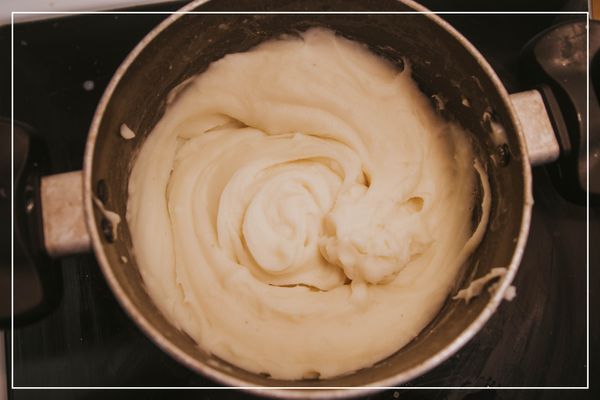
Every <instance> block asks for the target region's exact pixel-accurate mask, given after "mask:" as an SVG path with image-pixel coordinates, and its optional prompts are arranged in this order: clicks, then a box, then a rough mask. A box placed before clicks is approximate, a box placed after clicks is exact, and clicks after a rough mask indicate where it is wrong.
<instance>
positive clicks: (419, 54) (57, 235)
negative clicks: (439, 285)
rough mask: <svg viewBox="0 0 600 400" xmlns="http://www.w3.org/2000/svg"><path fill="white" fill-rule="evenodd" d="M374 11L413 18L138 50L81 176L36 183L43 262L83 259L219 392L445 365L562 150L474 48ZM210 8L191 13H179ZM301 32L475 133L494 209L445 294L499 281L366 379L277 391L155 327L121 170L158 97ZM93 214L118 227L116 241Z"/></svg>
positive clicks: (266, 18) (98, 122)
mask: <svg viewBox="0 0 600 400" xmlns="http://www.w3.org/2000/svg"><path fill="white" fill-rule="evenodd" d="M385 3H386V4H380V3H378V4H377V7H378V8H380V7H385V8H386V9H387V10H395V11H403V12H411V13H408V14H355V15H350V14H312V13H300V14H298V13H296V14H265V13H263V14H252V15H251V14H183V13H178V14H174V15H171V16H170V17H169V18H167V19H166V20H165V21H164V22H163V23H161V24H160V25H159V26H158V27H156V28H155V29H154V30H153V31H152V32H150V33H149V34H148V35H147V36H146V37H145V38H144V39H143V40H142V41H141V42H140V43H139V45H138V46H137V47H136V48H135V49H134V50H133V51H132V52H131V54H130V55H129V56H128V57H127V58H126V59H125V61H124V62H123V64H122V65H121V66H120V67H119V69H118V70H117V72H116V73H115V75H114V77H113V78H112V80H111V82H110V84H109V85H108V87H107V89H106V91H105V93H104V95H103V97H102V99H101V101H100V103H99V105H98V108H97V110H96V113H95V116H94V119H93V122H92V125H91V128H90V131H89V136H88V140H87V145H86V152H85V160H84V169H83V171H82V172H80V171H78V172H72V173H68V174H61V175H54V176H50V177H45V178H43V179H42V196H41V197H42V206H43V207H42V209H43V214H44V241H45V247H46V249H47V251H48V253H49V254H51V255H52V256H55V257H56V256H61V255H65V254H70V253H74V252H81V251H86V250H88V249H89V248H90V247H91V248H93V251H94V252H95V254H96V258H97V260H98V263H99V264H100V266H101V268H102V271H103V273H104V275H105V277H106V280H107V281H108V283H109V285H110V287H111V289H112V290H113V292H114V294H115V296H116V297H117V299H118V300H119V302H120V303H121V305H122V306H123V308H124V309H125V310H126V311H127V313H128V314H129V315H130V317H131V318H132V319H133V320H134V321H135V323H136V324H138V326H140V327H141V328H142V330H143V331H144V332H145V333H146V334H147V335H148V336H149V337H150V338H151V339H152V340H153V341H154V342H155V343H156V344H157V345H158V346H160V347H161V348H162V349H163V350H164V351H166V352H167V353H169V354H170V355H171V356H172V357H174V358H175V359H177V360H179V361H180V362H181V363H183V364H185V365H186V366H188V367H189V368H191V369H193V370H195V371H197V372H199V373H201V374H203V375H205V376H207V377H209V378H211V379H214V380H215V381H217V382H220V383H222V384H226V385H232V386H244V387H255V386H256V387H259V386H265V387H284V386H286V387H287V386H294V387H302V388H310V389H313V390H310V391H306V390H302V391H301V390H300V389H296V390H289V389H274V390H273V389H272V390H266V389H261V388H257V389H255V390H257V391H259V392H260V393H262V394H264V395H269V396H277V397H313V398H321V397H350V396H353V395H358V394H360V392H358V391H349V390H344V389H336V390H327V391H326V390H319V388H321V387H347V386H395V385H399V384H401V383H404V382H407V381H409V380H411V379H413V378H414V377H416V376H418V375H420V374H423V373H424V372H426V371H428V370H430V369H432V368H434V367H435V366H437V365H438V364H440V363H441V362H443V361H444V360H446V359H447V358H448V357H449V356H450V355H452V354H453V353H455V352H456V351H457V350H458V349H459V348H460V347H461V346H463V345H464V344H465V343H466V342H467V341H468V340H469V339H470V338H471V337H473V336H474V335H475V334H476V333H477V332H478V331H479V330H480V329H481V327H482V326H483V325H484V324H485V322H486V321H487V320H488V319H489V318H490V316H491V315H492V314H493V313H494V311H495V310H496V308H497V307H498V305H499V304H500V303H501V302H502V299H503V296H504V294H505V291H506V289H507V288H508V286H509V285H510V283H511V281H512V279H513V277H514V276H515V274H516V272H517V269H518V267H519V263H520V261H521V256H522V254H523V250H524V247H525V243H526V240H527V233H528V229H529V222H530V216H531V207H532V196H531V169H530V162H531V163H534V164H537V163H542V162H549V161H552V160H554V159H556V158H557V157H558V155H559V146H558V143H557V140H556V138H555V136H554V133H553V130H552V125H551V122H550V120H549V119H548V116H547V114H546V109H545V106H544V102H543V100H542V98H541V97H540V95H539V93H538V92H537V91H530V92H525V93H520V94H516V95H509V94H508V93H507V92H506V90H505V88H504V87H503V85H502V83H501V82H500V80H499V79H498V77H497V76H496V74H495V73H494V71H493V70H492V68H491V67H490V66H489V65H488V63H487V62H486V61H485V60H484V58H483V57H482V56H481V55H480V54H479V53H478V52H477V50H476V49H475V48H474V47H473V45H471V44H470V43H469V42H468V41H467V40H466V39H465V38H464V37H462V36H461V35H460V34H459V33H458V32H457V31H455V30H454V29H453V28H452V27H451V26H450V25H448V24H447V23H446V22H444V21H443V20H442V19H441V18H440V17H438V16H436V15H434V14H431V13H414V12H415V11H418V12H425V11H426V10H425V9H424V8H423V7H421V6H420V5H418V4H416V3H413V2H412V1H409V0H402V1H390V2H385ZM218 6H219V5H215V6H214V7H218ZM294 6H295V4H294V3H293V2H281V3H276V8H277V10H278V11H286V10H288V9H290V8H292V7H294ZM364 6H365V3H362V2H359V1H358V0H354V1H350V2H347V1H344V2H342V1H340V0H337V1H333V2H332V1H325V0H310V1H307V2H303V3H302V7H303V8H305V9H306V10H311V11H324V10H330V9H336V10H337V9H350V10H361V9H364ZM214 7H213V5H212V3H209V2H207V1H205V0H197V1H194V2H192V3H190V4H189V5H187V6H186V7H184V8H183V9H182V10H181V11H203V10H212V9H213V8H214ZM312 26H325V27H328V28H330V29H333V30H335V31H336V32H338V33H339V34H341V35H343V36H346V37H348V38H350V39H353V40H356V41H359V42H362V43H365V44H367V45H368V46H369V47H370V48H371V49H372V50H373V51H374V52H376V53H378V54H380V55H381V56H383V57H386V58H387V59H389V60H391V61H392V62H394V63H396V64H397V65H398V66H399V67H400V68H402V67H403V59H407V60H409V62H410V64H411V68H412V74H413V76H414V78H415V79H416V80H417V82H418V83H419V85H420V87H421V89H422V90H423V91H424V92H425V93H426V94H427V95H429V96H431V98H432V99H433V101H432V103H433V104H437V105H438V110H439V112H440V113H442V114H443V115H444V116H445V117H447V118H451V119H454V120H456V121H458V122H459V123H460V124H461V125H463V126H464V127H465V128H467V129H468V130H469V131H471V132H472V134H473V139H474V143H475V147H476V151H477V152H478V154H479V156H480V158H481V159H482V160H484V162H485V163H486V168H487V170H488V173H489V179H490V185H491V190H492V207H491V214H490V223H489V228H488V231H487V233H486V235H485V237H484V239H483V241H482V243H481V245H480V246H479V248H478V249H477V251H476V252H475V253H474V254H473V256H472V257H471V258H470V259H469V260H468V262H467V263H466V265H465V267H464V274H463V276H462V277H461V279H460V280H459V281H458V282H457V285H456V287H455V290H454V292H456V290H458V289H459V288H460V287H463V286H465V285H467V284H468V283H469V282H470V281H471V280H472V279H474V278H475V277H480V276H482V275H484V274H486V273H487V272H489V270H490V269H491V268H493V267H499V266H500V267H506V268H507V269H508V272H507V273H506V275H505V276H504V277H503V279H502V281H501V284H500V286H499V288H498V290H497V291H495V292H494V293H493V294H491V295H489V294H487V292H486V293H485V294H483V295H481V296H479V297H477V298H475V299H474V300H473V301H471V302H469V303H468V304H467V303H465V302H459V301H453V300H450V299H449V300H448V301H447V302H446V303H445V305H444V307H443V308H442V310H441V311H440V312H439V314H438V315H437V317H436V318H435V319H434V320H433V321H432V322H431V323H430V324H429V325H428V327H427V328H425V329H424V330H423V332H421V333H420V334H419V336H418V337H417V338H415V339H414V340H413V341H412V342H411V343H410V344H409V345H407V346H406V347H404V348H402V349H401V350H399V351H398V352H396V353H395V354H394V355H392V356H390V357H389V358H387V359H385V360H383V361H381V362H379V363H377V364H376V365H374V366H372V367H370V368H366V369H363V370H360V371H357V372H355V373H353V374H350V375H347V376H343V377H338V378H334V379H328V380H302V381H279V380H273V379H269V378H265V377H263V376H260V375H256V374H252V373H249V372H247V371H244V370H241V369H239V368H237V367H235V366H232V365H230V364H228V363H226V362H223V361H221V360H219V359H217V358H214V357H212V356H211V355H210V354H207V353H206V352H204V351H202V350H201V349H199V348H198V347H197V346H196V344H195V343H194V341H193V340H192V339H191V338H190V337H189V336H188V335H186V334H185V333H183V332H181V331H179V330H177V329H176V328H175V327H173V326H172V325H171V324H170V323H169V322H168V321H167V320H166V319H165V317H164V316H163V315H162V314H161V313H160V312H159V311H158V309H157V307H156V306H155V305H154V303H153V301H152V300H151V299H150V297H149V296H148V294H147V293H146V290H145V288H144V283H143V280H142V278H141V276H140V273H139V271H138V268H137V265H136V258H135V252H134V250H133V249H132V244H131V236H130V232H129V229H128V226H127V223H126V221H125V218H124V217H125V212H126V203H127V185H128V178H129V172H130V170H131V166H132V162H133V160H134V158H135V155H136V152H137V151H138V150H139V149H140V146H141V145H142V143H143V141H144V139H145V137H146V136H147V135H148V133H149V132H150V131H151V129H152V127H153V126H154V125H155V123H156V122H157V121H158V120H159V119H160V117H161V116H162V114H163V112H164V107H165V99H166V98H167V93H169V91H170V90H171V89H173V88H174V87H175V86H176V85H177V84H179V83H180V82H182V81H183V80H185V79H187V78H188V77H190V76H192V75H195V74H197V73H199V72H202V71H203V70H204V69H206V68H207V66H208V65H209V64H210V63H211V62H213V61H215V60H217V59H219V58H221V57H222V56H224V55H225V54H227V53H231V52H239V51H244V50H247V49H249V48H251V47H253V46H255V45H256V44H258V43H260V42H262V41H264V40H267V39H269V38H272V37H276V36H278V35H280V34H282V33H293V32H295V31H302V30H305V29H307V28H309V27H312ZM223 27H226V29H224V28H223ZM123 123H125V124H127V125H128V126H129V127H130V128H131V129H132V130H133V131H135V132H136V133H137V136H136V137H135V138H134V139H132V140H129V141H124V140H123V138H122V137H121V136H120V135H119V130H120V126H121V124H123ZM527 146H529V152H528V151H527ZM94 198H96V199H98V200H99V202H97V201H95V200H94ZM98 203H101V204H102V205H101V206H100V205H99V204H98ZM81 204H83V207H80V205H81ZM102 208H106V209H108V210H111V211H114V212H116V213H117V214H119V215H120V217H121V221H122V222H121V223H120V224H119V225H118V227H117V233H118V234H117V236H116V237H115V235H114V233H113V230H112V228H113V227H112V226H111V222H110V220H108V219H107V218H106V216H105V214H104V213H103V212H102ZM479 217H480V210H475V211H474V215H473V219H474V223H476V222H477V220H478V219H479ZM124 260H127V262H125V261H124ZM517 301H518V300H517ZM374 328H375V329H376V327H374Z"/></svg>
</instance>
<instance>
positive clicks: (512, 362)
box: [0, 1, 600, 400]
mask: <svg viewBox="0 0 600 400" xmlns="http://www.w3.org/2000/svg"><path fill="white" fill-rule="evenodd" d="M422 3H423V4H425V5H426V6H428V7H430V8H432V9H440V8H441V7H442V6H440V4H442V2H440V1H437V2H436V1H423V2H422ZM574 3H577V4H579V5H580V4H581V3H582V2H567V3H566V5H564V4H563V5H562V6H564V7H566V8H567V9H571V10H579V9H581V8H578V6H577V5H574ZM583 3H584V6H585V2H583ZM180 6H181V2H176V3H169V4H166V5H161V6H156V5H154V6H147V7H146V8H145V9H148V10H149V9H152V10H174V9H177V8H179V7H180ZM142 9H144V8H142ZM165 17H166V15H77V16H71V17H68V18H61V19H49V20H44V21H37V22H32V23H23V24H18V25H16V26H15V28H14V34H15V36H14V68H15V80H14V116H15V119H16V120H19V121H23V122H25V123H27V124H29V125H31V126H32V127H34V128H35V129H36V130H37V131H38V132H39V133H40V134H41V135H42V136H43V137H44V139H45V141H46V144H47V146H48V150H49V154H50V158H51V162H52V170H51V172H52V173H58V172H66V171H72V170H78V169H81V168H82V160H83V149H84V144H85V140H86V135H87V130H88V127H89V124H90V122H91V119H92V115H93V113H94V110H95V107H96V105H97V103H98V101H99V98H100V96H101V95H102V92H103V90H104V88H105V86H106V85H107V84H108V82H109V80H110V78H111V76H112V74H113V72H114V71H115V69H116V68H117V67H118V65H119V64H120V63H121V61H122V60H123V59H124V58H125V56H126V55H127V53H128V52H129V51H130V50H131V49H132V48H133V47H134V46H135V44H136V43H137V42H138V41H139V40H140V39H141V38H142V37H143V36H144V35H145V34H146V33H147V32H148V31H150V30H151V29H152V28H153V27H154V26H156V25H157V24H158V23H159V22H160V21H161V20H162V19H164V18H165ZM575 17H576V16H572V15H571V16H569V15H560V16H559V15H548V14H545V15H512V14H511V15H504V14H502V15H489V14H488V15H444V16H443V18H445V19H446V20H448V21H449V22H450V23H451V24H452V25H453V26H454V27H456V28H457V29H458V30H459V31H460V32H462V33H463V34H464V35H465V36H466V37H467V38H468V39H469V40H471V41H472V42H473V43H474V45H475V46H476V47H477V48H478V49H479V50H480V51H481V52H482V53H483V55H484V56H485V57H486V58H487V59H488V61H489V62H490V63H491V65H492V66H493V67H494V68H495V70H496V72H497V73H498V75H499V76H500V78H501V79H502V80H503V82H504V83H505V85H506V87H507V89H508V90H509V92H510V91H518V90H520V89H523V87H521V86H520V82H519V80H518V78H517V68H516V66H517V58H518V52H519V49H520V48H521V47H522V46H523V45H524V44H525V43H526V42H527V40H528V39H530V38H531V37H533V36H534V35H535V34H537V33H538V32H540V31H542V30H544V29H545V28H547V27H549V26H551V25H553V24H555V23H557V22H558V21H560V20H563V19H568V18H575ZM579 17H580V18H581V16H579ZM0 44H1V46H2V47H3V49H4V51H5V53H4V54H7V53H6V52H7V50H8V48H9V47H10V27H3V28H1V29H0ZM8 62H10V59H9V58H7V57H4V58H3V59H2V61H1V65H2V68H9V67H10V65H9V64H8ZM6 71H8V70H6ZM7 75H8V73H3V74H1V77H0V79H1V81H0V89H1V93H2V98H1V99H6V98H8V97H7V96H8V94H9V91H10V80H9V79H7ZM0 115H1V116H5V117H9V116H10V105H9V103H8V102H6V101H4V100H2V101H1V102H0ZM533 177H534V198H535V207H534V209H533V218H532V223H531V230H530V234H529V242H528V245H527V248H526V251H525V254H524V257H523V261H522V263H521V267H520V269H519V271H518V274H517V276H516V279H515V281H514V285H515V286H516V288H517V297H516V299H514V300H513V301H512V302H504V303H503V304H502V305H501V306H500V307H499V309H498V311H497V312H496V313H495V315H494V316H493V317H492V318H491V320H490V321H489V322H488V323H487V324H486V325H485V327H484V328H483V329H482V331H481V332H479V334H478V335H477V336H475V337H474V338H473V339H472V340H471V341H470V342H469V343H468V344H467V345H466V346H465V347H464V348H463V349H462V350H461V351H459V352H458V353H457V354H456V355H454V356H453V357H452V358H450V359H449V360H447V361H446V362H445V363H443V364H442V365H441V366H439V367H438V368H436V369H434V370H433V371H431V372H429V373H427V374H425V375H423V376H421V377H419V378H417V379H415V380H413V381H411V382H410V383H409V384H408V386H435V387H448V386H479V387H480V386H504V387H507V386H508V387H517V386H540V387H541V386H585V385H586V379H587V374H588V369H589V364H588V360H587V358H586V356H587V343H586V332H587V329H588V328H587V325H586V311H587V309H586V296H587V289H586V284H587V283H586V256H587V252H586V211H587V210H586V207H584V206H579V205H575V204H572V203H569V202H568V201H566V200H564V199H563V198H562V197H561V196H560V195H559V194H558V193H557V191H556V190H555V189H554V186H553V185H552V182H551V181H550V178H549V175H548V173H547V171H546V170H545V169H544V168H534V169H533ZM599 216H600V209H598V208H592V209H590V210H589V218H590V227H589V232H590V243H592V248H591V249H590V254H589V257H590V265H591V266H592V268H591V271H590V273H591V274H592V275H591V277H590V278H591V280H590V289H591V291H592V298H591V302H592V303H591V304H598V297H597V293H600V279H599V277H598V273H597V271H596V269H597V268H595V267H597V266H598V265H600V254H599V251H598V247H597V246H594V245H593V244H594V243H598V238H599V237H600V218H599ZM56 274H59V275H60V278H61V280H62V285H63V292H62V300H61V302H60V304H59V306H58V308H57V309H56V310H54V311H53V312H52V313H51V314H50V315H48V316H46V317H44V318H43V319H41V320H39V321H37V322H35V323H32V324H29V325H27V326H24V327H21V328H18V329H16V330H15V331H14V336H13V337H12V339H13V340H14V349H13V350H14V354H12V355H14V370H13V371H11V370H10V368H11V365H10V364H9V365H8V373H9V375H10V373H11V372H12V373H14V384H15V385H16V386H23V387H25V386H27V387H31V386H34V387H47V386H57V387H69V386H79V387H87V386H94V387H102V386H111V387H115V386H142V387H143V386H215V385H216V384H215V383H214V382H211V381H208V380H207V379H205V378H203V377H202V376H199V375H197V374H195V373H194V372H192V371H190V370H188V369H187V368H185V367H183V366H181V365H180V364H178V363H177V362H175V361H174V360H172V359H171V358H170V357H169V356H168V355H166V354H165V353H163V352H162V351H161V350H159V349H158V347H156V346H155V345H154V344H153V343H152V342H151V341H150V340H149V339H147V338H146V337H145V336H144V334H143V333H142V332H141V331H140V330H139V329H138V328H137V326H136V325H135V324H134V323H133V322H132V321H131V320H130V319H129V318H128V317H127V315H125V313H124V311H123V310H122V309H121V307H120V306H119V305H118V303H117V301H116V300H115V298H114V297H113V295H112V293H111V291H110V289H109V288H108V286H107V284H106V282H105V281H104V278H103V276H102V273H101V272H100V269H99V267H98V265H97V263H96V261H95V259H94V257H93V256H92V255H91V254H90V255H82V256H74V257H68V258H64V259H61V260H60V261H59V262H58V263H57V265H56ZM594 290H595V292H596V294H593V292H594ZM590 323H591V324H592V326H591V329H592V336H591V339H590V341H591V345H592V349H591V350H592V351H591V353H590V354H592V357H593V358H594V360H596V361H597V358H598V356H597V355H598V354H599V352H600V351H599V349H598V346H597V344H598V332H599V329H598V327H599V326H598V325H599V322H598V320H597V319H596V318H592V320H591V321H590ZM6 342H7V357H8V360H10V356H11V349H10V342H11V337H10V333H7V340H6ZM594 360H592V363H593V361H594ZM593 372H594V371H592V373H593ZM591 376H593V374H592V375H591ZM9 382H10V380H9ZM591 382H592V383H593V379H592V380H591ZM588 394H589V392H588ZM564 395H565V393H564V392H562V391H548V390H545V391H522V390H521V391H513V390H486V391H483V390H480V389H477V390H473V389H468V388H467V389H463V390H448V389H435V390H412V391H408V390H390V391H385V392H381V393H379V394H375V395H371V396H368V397H367V398H369V399H396V398H399V397H409V398H410V397H412V398H418V399H463V398H465V399H466V398H469V399H471V400H473V399H494V398H498V399H502V398H524V399H525V398H526V399H531V398H562V397H563V396H564ZM566 395H568V396H570V394H569V393H567V394H566ZM576 395H577V396H578V397H580V396H582V395H584V393H583V392H577V393H576ZM42 396H43V398H45V399H54V398H56V399H96V398H98V399H100V398H102V399H104V398H106V397H107V396H110V397H118V396H123V397H127V398H138V397H139V398H144V399H154V398H162V397H165V396H169V397H170V398H192V397H193V398H207V399H208V398H215V397H217V398H225V399H227V398H253V397H252V396H251V395H248V394H245V393H240V392H238V391H230V390H227V391H225V390H220V391H193V390H178V391H170V392H165V391H147V390H136V391H124V390H120V391H111V392H106V391H101V390H87V389H86V390H83V389H82V390H44V391H43V393H40V392H39V391H37V390H13V391H11V392H10V393H9V398H12V399H16V400H25V399H38V398H41V397H42Z"/></svg>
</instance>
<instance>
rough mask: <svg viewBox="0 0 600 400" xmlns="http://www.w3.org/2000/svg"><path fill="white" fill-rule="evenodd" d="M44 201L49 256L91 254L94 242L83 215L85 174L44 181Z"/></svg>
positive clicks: (45, 231) (45, 233)
mask: <svg viewBox="0 0 600 400" xmlns="http://www.w3.org/2000/svg"><path fill="white" fill-rule="evenodd" d="M40 197H41V208H42V221H43V222H42V223H43V232H44V247H45V249H46V252H47V253H48V255H49V256H51V257H62V256H66V255H71V254H78V253H85V252H88V251H89V250H90V248H91V241H90V235H89V233H88V230H87V226H86V223H85V217H84V214H83V172H82V171H73V172H66V173H63V174H56V175H49V176H44V177H42V179H41V185H40Z"/></svg>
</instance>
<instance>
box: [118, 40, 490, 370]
mask: <svg viewBox="0 0 600 400" xmlns="http://www.w3.org/2000/svg"><path fill="white" fill-rule="evenodd" d="M474 164H475V160H474V156H473V152H472V149H471V146H470V143H469V140H468V135H467V134H466V133H465V132H464V131H462V130H461V129H460V128H459V127H458V126H455V125H453V124H450V123H448V122H445V121H443V120H442V119H440V118H439V117H438V116H437V115H436V114H435V113H434V111H433V109H432V107H431V105H430V103H429V101H428V99H427V98H426V97H425V96H424V95H423V94H422V93H421V92H420V91H419V89H418V88H417V86H416V84H415V82H414V81H413V80H412V79H411V76H410V71H409V69H408V67H407V69H406V70H405V71H403V72H400V71H398V70H397V69H395V67H394V66H392V65H391V64H390V63H388V62H387V61H385V60H383V59H381V58H378V57H377V56H375V55H373V54H372V53H370V52H369V51H368V50H367V49H366V48H365V47H364V46H362V45H360V44H358V43H354V42H351V41H349V40H347V39H343V38H341V37H339V36H336V35H334V34H333V33H332V32H330V31H327V30H324V29H311V30H309V31H307V32H305V33H303V34H302V35H301V37H294V38H291V37H290V38H285V39H282V40H273V41H269V42H266V43H263V44H261V45H260V46H258V47H256V48H254V49H252V50H251V51H248V52H246V53H238V54H230V55H227V56H226V57H224V58H223V59H221V60H219V61H217V62H214V63H213V64H211V65H210V67H209V68H208V69H207V70H206V71H205V72H204V73H202V74H200V75H198V76H196V77H194V78H193V79H191V80H189V81H188V82H186V85H185V87H182V88H180V89H179V90H176V91H175V92H174V93H173V94H172V95H171V96H170V99H169V105H168V107H167V110H166V112H165V115H164V116H163V118H162V119H161V120H160V121H159V122H158V123H157V125H156V126H155V128H154V129H153V131H152V132H151V133H150V135H149V136H148V138H147V139H146V141H145V143H144V144H143V146H142V148H141V152H140V153H139V155H138V157H137V159H136V161H135V164H134V167H133V171H132V173H131V177H130V181H129V200H128V205H127V221H128V223H129V228H130V230H131V234H132V239H133V246H134V254H135V257H136V259H137V264H138V266H139V268H140V272H141V274H142V277H143V279H144V282H145V285H146V287H147V289H148V292H149V293H150V295H151V297H152V298H153V299H154V301H155V302H156V304H157V305H158V307H159V309H160V310H161V311H162V312H163V313H164V314H165V316H166V317H167V318H168V319H169V320H170V321H171V322H172V323H173V324H174V325H175V326H177V327H178V328H180V329H182V330H184V331H185V332H186V333H187V334H189V335H190V336H191V337H192V338H194V340H196V341H197V343H198V345H199V346H200V347H201V348H203V349H205V350H206V351H209V352H211V353H212V354H214V355H216V356H218V357H220V358H222V359H224V360H226V361H228V362H230V363H232V364H234V365H236V366H239V367H241V368H244V369H247V370H249V371H252V372H256V373H266V374H269V375H270V376H272V377H274V378H281V379H301V378H303V377H304V378H307V377H311V378H314V377H316V376H320V377H321V378H327V377H333V376H336V375H340V374H345V373H349V372H352V371H355V370H357V369H360V368H363V367H368V366H370V365H372V364H374V363H375V362H377V361H379V360H381V359H383V358H385V357H386V356H389V355H391V354H392V353H394V352H395V351H396V350H398V349H400V348H401V347H402V346H404V345H406V344H407V343H408V342H409V341H410V340H411V339H413V338H414V337H415V336H416V335H417V334H418V333H419V332H420V331H421V330H422V329H423V327H424V326H425V325H426V324H427V323H428V322H429V321H430V320H431V319H432V318H433V317H434V316H435V314H436V313H437V312H438V310H439V309H440V307H441V305H442V303H443V302H444V300H445V299H446V297H447V296H448V293H449V290H450V289H451V288H452V286H453V285H454V283H455V279H456V276H457V272H458V271H459V269H460V267H461V264H462V263H463V262H464V260H465V258H466V257H467V256H468V254H469V253H470V252H471V251H472V249H473V248H474V247H475V246H476V245H477V243H478V241H479V240H480V238H481V235H482V232H483V228H484V227H482V225H485V219H486V218H487V217H485V216H484V218H482V223H480V226H479V227H478V228H477V230H476V231H475V233H473V232H472V223H471V215H472V209H473V201H474V199H473V192H474V181H475V179H476V177H477V173H476V169H475V168H474ZM478 170H479V171H481V170H480V169H478ZM483 181H484V185H483V186H484V189H485V188H486V187H487V184H486V183H485V179H484V180H483ZM486 196H487V195H486ZM488 200H489V199H488Z"/></svg>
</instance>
